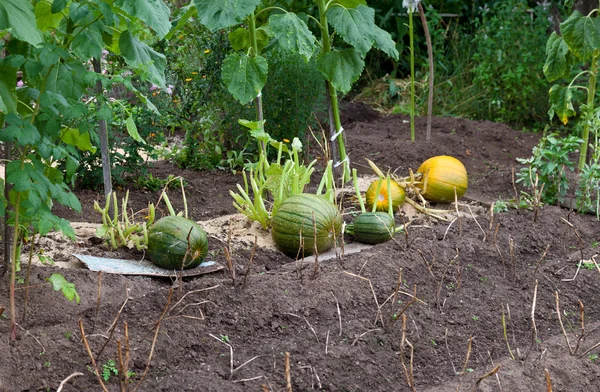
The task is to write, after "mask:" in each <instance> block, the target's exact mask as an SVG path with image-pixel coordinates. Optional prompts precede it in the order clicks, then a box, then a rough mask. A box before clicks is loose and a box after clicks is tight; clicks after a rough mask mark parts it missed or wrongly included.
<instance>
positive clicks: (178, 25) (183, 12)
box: [165, 3, 198, 40]
mask: <svg viewBox="0 0 600 392" xmlns="http://www.w3.org/2000/svg"><path fill="white" fill-rule="evenodd" d="M179 12H180V15H179V17H178V18H177V19H175V20H173V21H172V23H175V26H174V27H171V30H170V31H169V32H168V33H167V35H165V39H166V40H170V39H171V38H172V37H173V36H174V35H175V33H177V32H178V31H179V30H181V29H182V28H183V27H184V26H185V25H186V24H187V22H188V21H189V20H190V19H191V18H193V17H195V16H196V15H197V14H198V10H196V7H194V3H190V4H188V5H186V6H185V7H182V8H180V9H179Z"/></svg>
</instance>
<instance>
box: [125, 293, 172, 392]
mask: <svg viewBox="0 0 600 392" xmlns="http://www.w3.org/2000/svg"><path fill="white" fill-rule="evenodd" d="M172 297H173V288H171V289H170V290H169V296H168V297H167V304H166V305H165V308H164V309H163V311H162V313H161V314H160V317H159V318H158V321H157V322H156V331H155V332H154V339H152V347H151V348H150V354H149V355H148V362H146V368H145V369H144V373H143V374H142V377H141V378H140V381H138V383H137V384H136V385H135V388H133V392H135V391H137V390H138V388H139V387H140V385H141V384H142V382H143V381H144V379H145V378H146V375H147V374H148V369H150V362H151V361H152V355H153V354H154V347H155V346H156V340H157V339H158V333H159V332H160V325H161V323H162V321H163V319H164V317H165V315H166V314H167V311H168V310H169V306H170V305H171V298H172Z"/></svg>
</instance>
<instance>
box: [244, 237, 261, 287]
mask: <svg viewBox="0 0 600 392" xmlns="http://www.w3.org/2000/svg"><path fill="white" fill-rule="evenodd" d="M257 243H258V237H257V236H256V235H255V236H254V246H253V247H252V252H250V260H248V266H247V267H246V273H244V280H243V281H242V290H243V289H245V288H246V281H247V280H248V275H250V269H251V267H252V260H254V253H255V252H256V248H257Z"/></svg>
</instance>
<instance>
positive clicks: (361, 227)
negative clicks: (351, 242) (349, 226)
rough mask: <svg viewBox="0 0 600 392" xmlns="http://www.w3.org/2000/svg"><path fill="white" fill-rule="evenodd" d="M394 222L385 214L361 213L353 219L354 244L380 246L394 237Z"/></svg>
mask: <svg viewBox="0 0 600 392" xmlns="http://www.w3.org/2000/svg"><path fill="white" fill-rule="evenodd" d="M395 228H396V222H395V221H394V218H392V217H391V216H390V214H388V213H387V212H363V213H362V214H360V215H359V216H357V217H356V219H354V223H353V229H354V230H353V235H354V239H355V240H356V242H361V243H363V244H371V245H375V244H381V243H382V242H386V241H389V240H391V239H392V237H394V232H395Z"/></svg>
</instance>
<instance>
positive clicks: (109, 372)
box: [102, 359, 119, 381]
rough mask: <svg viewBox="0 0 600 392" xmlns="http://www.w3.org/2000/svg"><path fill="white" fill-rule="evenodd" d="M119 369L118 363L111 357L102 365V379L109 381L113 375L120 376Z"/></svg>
mask: <svg viewBox="0 0 600 392" xmlns="http://www.w3.org/2000/svg"><path fill="white" fill-rule="evenodd" d="M118 375H119V369H118V368H117V364H116V362H115V361H114V360H113V359H109V360H108V361H106V363H104V364H103V365H102V379H103V380H104V381H108V380H109V379H110V377H111V376H118Z"/></svg>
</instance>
